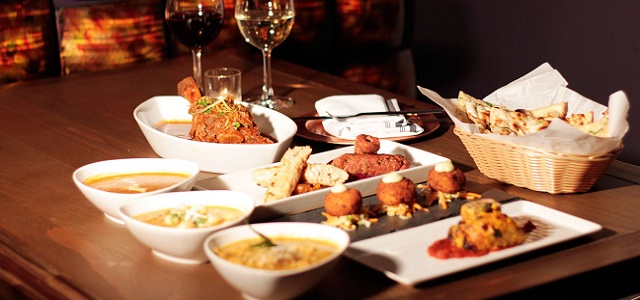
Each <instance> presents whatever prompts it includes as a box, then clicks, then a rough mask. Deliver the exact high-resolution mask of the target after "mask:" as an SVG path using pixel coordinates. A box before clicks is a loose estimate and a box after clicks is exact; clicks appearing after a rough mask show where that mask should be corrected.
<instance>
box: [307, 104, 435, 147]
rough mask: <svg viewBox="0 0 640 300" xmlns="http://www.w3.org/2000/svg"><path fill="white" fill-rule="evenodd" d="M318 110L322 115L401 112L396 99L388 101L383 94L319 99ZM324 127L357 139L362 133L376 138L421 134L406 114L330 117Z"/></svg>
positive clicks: (334, 132)
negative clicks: (343, 118)
mask: <svg viewBox="0 0 640 300" xmlns="http://www.w3.org/2000/svg"><path fill="white" fill-rule="evenodd" d="M315 106H316V111H317V112H318V115H320V116H328V114H327V112H329V113H331V114H332V115H334V116H343V115H353V114H357V113H362V112H377V111H399V110H400V108H399V107H398V102H397V101H396V99H390V100H385V99H384V98H383V97H382V96H380V95H374V94H368V95H338V96H329V97H326V98H322V99H320V100H318V101H316V104H315ZM322 126H323V127H324V130H326V131H327V132H328V133H330V134H331V135H334V136H336V137H339V138H341V139H346V140H355V139H356V137H357V136H358V135H359V134H367V135H371V136H375V137H377V138H392V137H402V136H411V135H416V134H420V133H422V132H423V131H424V129H423V128H422V127H420V126H419V125H416V124H413V123H411V122H408V121H407V119H406V118H405V117H404V116H403V115H391V116H361V117H355V118H349V119H346V120H344V121H336V120H333V119H327V120H324V121H322Z"/></svg>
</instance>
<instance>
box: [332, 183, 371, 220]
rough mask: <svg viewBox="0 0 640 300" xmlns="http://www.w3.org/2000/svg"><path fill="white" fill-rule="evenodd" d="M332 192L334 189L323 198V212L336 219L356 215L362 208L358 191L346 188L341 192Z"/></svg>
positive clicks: (360, 195)
mask: <svg viewBox="0 0 640 300" xmlns="http://www.w3.org/2000/svg"><path fill="white" fill-rule="evenodd" d="M339 185H342V184H339ZM336 186H337V185H336ZM334 190H335V187H334V188H332V191H331V192H329V193H328V194H327V195H326V196H325V197H324V210H325V211H326V212H327V213H328V214H330V215H332V216H336V217H337V216H345V215H350V214H357V213H358V212H359V211H360V208H361V207H362V194H360V191H358V190H357V189H349V188H347V189H346V190H345V191H343V192H339V193H336V192H334Z"/></svg>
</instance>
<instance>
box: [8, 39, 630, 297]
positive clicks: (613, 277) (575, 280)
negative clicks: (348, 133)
mask: <svg viewBox="0 0 640 300" xmlns="http://www.w3.org/2000/svg"><path fill="white" fill-rule="evenodd" d="M190 64H191V60H190V58H188V57H186V58H179V59H175V60H171V61H166V62H161V63H156V64H149V65H142V66H136V67H133V68H127V69H120V70H114V71H107V72H101V73H86V74H76V75H72V76H68V77H65V78H51V79H44V80H39V81H34V82H25V83H18V84H12V85H7V86H0V123H1V125H2V126H0V155H1V156H0V168H1V172H2V173H1V174H2V175H0V183H1V185H0V186H1V187H0V196H1V197H2V198H1V201H0V268H1V269H0V278H1V279H2V284H1V285H0V291H2V293H0V298H2V297H3V296H4V297H7V296H8V297H18V296H20V295H26V296H28V297H30V298H47V299H56V298H85V297H86V298H101V299H121V298H124V299H146V298H149V299H151V298H154V299H160V298H164V299H166V298H171V299H197V298H210V299H236V298H240V297H241V295H240V293H239V292H238V291H236V290H235V289H233V288H232V287H230V286H229V285H228V284H226V283H225V282H224V281H223V280H222V279H221V277H220V276H219V275H218V274H217V273H216V271H215V270H214V269H213V268H212V267H211V265H210V264H202V265H179V264H174V263H170V262H167V261H164V260H161V259H159V258H157V257H156V256H154V255H152V253H151V252H150V251H149V249H148V248H146V247H145V246H143V245H142V244H140V243H139V242H138V241H137V240H135V239H134V238H133V236H132V235H131V234H130V233H129V232H128V231H127V230H126V229H125V228H124V227H123V226H120V225H117V224H114V223H112V222H110V221H108V220H107V219H105V218H104V217H103V215H102V213H101V212H100V211H98V210H97V209H96V208H95V207H94V206H93V205H91V203H89V202H88V201H87V200H86V199H85V198H84V197H83V195H82V194H81V193H80V192H79V191H78V190H77V189H76V187H75V186H74V184H73V182H72V180H71V174H72V172H73V171H74V170H75V169H77V168H78V167H80V166H82V165H85V164H88V163H92V162H95V161H100V160H107V159H116V158H128V157H157V155H156V154H155V153H154V152H153V150H152V149H151V148H150V146H149V145H148V143H147V142H146V140H145V138H144V137H143V135H142V133H141V132H140V130H139V128H138V126H137V125H136V123H135V121H134V119H133V117H132V111H133V109H134V108H135V107H136V106H137V105H138V104H140V103H141V102H142V101H144V100H146V99H148V98H150V97H152V96H156V95H174V94H175V93H176V84H177V82H178V81H179V80H181V79H182V78H184V77H186V76H188V75H190V74H189V72H190V71H191V65H190ZM273 65H274V83H275V85H276V86H275V88H276V92H277V93H280V94H287V95H289V96H291V97H293V98H295V99H296V101H297V104H296V105H295V106H294V107H292V108H290V109H287V110H283V112H284V113H285V114H287V115H289V116H297V115H302V114H305V113H309V112H310V111H312V110H313V103H314V101H315V100H317V99H320V98H322V97H325V96H329V95H336V94H364V93H379V94H382V95H384V96H385V97H394V96H395V97H397V98H398V99H399V100H400V102H401V103H402V105H403V106H405V107H416V108H429V107H432V105H430V104H427V103H422V102H418V101H416V100H413V99H407V98H404V97H400V96H397V95H393V94H391V93H388V92H385V91H382V90H377V89H374V88H371V87H368V86H362V85H356V84H353V83H350V82H347V81H345V80H342V79H340V78H337V77H333V76H330V75H327V74H323V73H320V72H317V71H313V70H309V69H305V68H301V67H298V66H295V65H291V64H288V63H285V62H282V61H274V64H273ZM218 66H227V67H236V68H239V69H241V70H242V71H243V89H244V91H245V94H246V93H250V92H254V93H257V92H258V91H259V89H260V86H261V83H262V81H261V76H262V69H261V61H260V60H259V57H257V56H256V57H254V58H251V59H243V58H240V57H237V56H235V55H234V54H233V53H231V52H220V53H216V54H208V55H205V59H204V68H205V69H208V68H213V67H218ZM294 143H296V144H311V145H312V146H313V147H314V149H315V150H316V151H323V150H328V149H331V148H332V147H335V146H332V145H322V144H318V143H316V144H314V143H312V142H309V141H306V140H302V139H299V138H297V139H296V140H295V141H294ZM407 144H409V145H411V146H414V147H418V148H420V149H424V150H427V151H431V152H433V153H436V154H439V155H442V156H446V157H449V158H451V159H452V160H453V161H454V163H455V164H456V165H459V166H461V167H462V168H463V170H464V171H465V172H466V175H467V177H468V179H469V180H470V181H474V182H477V183H479V184H483V185H487V186H490V187H493V188H498V189H500V190H503V191H505V192H508V193H510V194H512V195H515V196H520V197H523V198H525V199H529V200H532V201H534V202H536V203H539V204H542V205H545V206H548V207H551V208H553V209H556V210H560V211H563V212H566V213H569V214H572V215H575V216H577V217H580V218H584V219H587V220H590V221H593V222H596V223H599V224H601V225H602V226H603V227H604V230H602V231H600V232H598V233H596V234H592V235H589V236H587V237H585V238H580V239H578V240H574V241H571V242H567V243H563V244H560V245H557V246H553V247H549V248H545V249H542V250H538V251H534V252H532V253H527V254H525V255H521V256H518V257H515V258H511V259H507V260H505V261H501V262H498V263H494V264H491V265H488V266H483V267H480V268H476V269H472V270H470V271H466V272H462V273H459V274H455V275H451V276H447V277H445V278H440V279H436V280H433V281H429V282H426V283H424V284H421V285H419V286H416V287H408V286H403V285H401V284H397V283H395V282H394V281H392V280H390V279H388V278H387V277H385V276H384V275H383V274H382V273H379V272H377V271H374V270H372V269H369V268H368V267H366V266H363V265H360V264H358V263H356V262H354V261H351V260H349V259H347V258H344V259H342V260H341V262H340V264H339V266H338V267H337V269H336V271H335V272H333V273H332V274H331V276H329V277H328V278H326V279H325V280H324V281H322V282H321V283H320V285H318V286H317V287H316V288H314V289H313V290H312V291H310V292H309V293H308V294H307V296H309V297H311V298H319V299H325V298H327V299H329V298H330V299H336V298H351V299H360V298H378V299H382V298H399V297H402V298H405V297H407V298H424V297H429V298H448V299H464V298H488V297H496V296H504V295H511V296H535V295H543V294H547V293H550V292H551V291H552V290H557V289H560V291H564V292H567V291H570V292H572V295H578V296H579V295H590V296H594V295H605V296H610V297H612V298H613V297H620V296H625V295H630V294H633V293H636V292H640V280H638V277H637V270H638V267H639V265H640V218H639V217H638V216H640V197H639V196H638V195H640V186H639V185H638V184H637V178H638V174H640V172H638V168H637V167H634V166H627V165H624V164H620V163H617V162H616V163H615V164H614V166H617V167H616V168H611V170H610V172H609V173H608V175H605V176H604V177H602V179H601V180H600V181H599V182H598V183H597V184H596V186H595V187H594V188H593V191H590V192H588V193H581V194H572V195H550V194H546V193H540V192H533V191H530V190H527V189H523V188H518V187H514V186H511V185H507V184H502V183H500V182H496V181H494V180H491V179H489V178H487V177H485V176H484V175H482V174H481V173H480V172H479V171H478V170H477V169H476V168H475V165H474V163H473V161H472V159H471V158H470V156H469V155H468V153H467V151H466V150H465V148H464V147H463V145H462V144H461V142H460V140H459V139H458V137H457V136H455V135H454V134H453V133H452V130H451V126H448V125H447V124H443V126H442V127H441V128H440V129H439V130H438V131H437V132H436V133H434V134H432V135H429V136H427V137H425V138H422V139H419V140H414V141H410V142H408V143H407ZM619 170H622V172H620V171H619ZM609 174H618V175H615V176H611V175H609ZM202 176H204V177H206V176H214V175H212V174H204V175H202ZM620 177H623V178H627V179H621V178H620ZM633 181H635V183H634V182H633ZM622 272H626V274H630V273H629V272H632V273H631V274H635V275H632V276H626V275H623V273H622Z"/></svg>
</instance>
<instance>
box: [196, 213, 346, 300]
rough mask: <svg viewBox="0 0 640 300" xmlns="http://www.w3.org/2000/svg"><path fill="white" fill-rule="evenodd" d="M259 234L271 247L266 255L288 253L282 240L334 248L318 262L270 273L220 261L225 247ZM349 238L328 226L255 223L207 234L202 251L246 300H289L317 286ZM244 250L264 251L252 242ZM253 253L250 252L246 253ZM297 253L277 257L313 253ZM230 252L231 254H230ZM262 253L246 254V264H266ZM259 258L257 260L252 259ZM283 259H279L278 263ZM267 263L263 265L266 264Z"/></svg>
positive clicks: (225, 259) (269, 270) (255, 237)
mask: <svg viewBox="0 0 640 300" xmlns="http://www.w3.org/2000/svg"><path fill="white" fill-rule="evenodd" d="M258 232H259V233H260V234H263V235H264V236H266V237H268V238H269V239H271V240H272V242H273V244H274V245H275V246H273V247H269V249H273V250H269V251H272V252H267V254H266V256H267V257H268V255H269V254H270V253H278V254H282V253H283V252H287V251H291V250H283V249H282V248H283V247H286V245H287V244H286V243H287V242H285V241H284V240H286V239H294V240H295V239H300V240H303V241H304V240H315V241H322V242H324V243H329V244H332V245H333V246H335V248H334V250H333V251H332V252H331V253H330V254H328V256H323V258H321V259H320V260H318V261H315V262H309V263H310V264H308V265H305V266H299V267H293V268H288V269H281V270H273V269H262V268H257V267H255V266H245V265H243V264H241V263H238V262H237V261H236V262H232V261H231V258H223V256H225V255H224V254H223V253H221V250H220V249H223V248H224V247H225V246H229V245H231V244H233V243H235V242H239V241H243V240H246V239H257V240H258V241H260V240H261V238H260V236H259V235H258V234H257V233H258ZM349 242H350V238H349V235H348V234H347V233H346V232H345V231H344V230H342V229H339V228H336V227H331V226H328V225H323V224H317V223H301V222H273V223H257V224H251V225H243V226H237V227H234V228H229V229H225V230H221V231H218V232H216V233H214V234H212V235H210V236H209V237H208V238H207V239H206V240H205V242H204V245H203V246H204V250H205V252H206V254H207V256H208V257H209V260H210V261H211V265H212V266H213V267H214V268H215V270H216V271H217V272H218V273H219V274H220V275H221V276H222V277H223V278H224V279H225V280H226V281H227V282H228V283H229V284H231V285H232V286H233V287H235V288H236V289H238V290H239V291H240V292H242V293H243V296H244V297H245V298H248V299H251V298H253V299H292V298H296V297H298V296H300V295H302V294H304V293H305V292H307V291H309V290H310V289H311V288H312V287H314V286H315V285H317V284H318V282H320V281H321V280H322V279H323V278H324V277H325V276H326V275H327V274H328V273H329V272H330V271H331V270H332V269H333V268H334V266H335V265H336V263H337V262H338V261H339V258H340V257H341V256H342V255H343V254H344V251H345V250H346V249H347V247H348V246H349ZM247 243H248V245H249V246H248V248H247V249H265V247H264V245H262V246H263V247H260V246H258V245H259V244H257V243H256V241H253V240H251V241H249V242H247ZM248 251H253V250H248ZM294 252H300V253H299V254H296V255H291V256H287V255H280V256H278V257H294V256H296V257H305V258H306V257H309V256H313V255H311V254H309V253H313V252H314V251H304V250H296V251H294ZM232 253H233V252H232ZM264 256H265V253H264V252H260V253H258V254H253V253H252V254H251V255H246V256H245V257H248V258H249V259H248V261H258V262H259V264H263V263H262V262H263V261H265V260H266V261H268V259H264V260H263V259H262V258H264ZM256 257H259V258H261V259H260V260H258V259H255V258H256ZM282 260H285V259H280V260H278V261H282ZM270 264H271V263H267V264H263V265H270Z"/></svg>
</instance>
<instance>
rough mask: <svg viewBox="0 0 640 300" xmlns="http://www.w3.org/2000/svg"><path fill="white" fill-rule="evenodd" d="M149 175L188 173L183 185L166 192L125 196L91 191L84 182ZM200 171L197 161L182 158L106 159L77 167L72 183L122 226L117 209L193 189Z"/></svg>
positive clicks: (180, 183)
mask: <svg viewBox="0 0 640 300" xmlns="http://www.w3.org/2000/svg"><path fill="white" fill-rule="evenodd" d="M142 172H144V173H147V172H169V173H171V172H174V173H183V174H189V177H187V178H185V179H184V180H182V181H181V182H179V183H177V184H174V185H172V186H168V187H166V188H163V189H159V190H155V191H151V192H146V193H138V194H124V193H113V192H106V191H103V190H99V189H96V188H92V187H90V186H88V185H86V184H84V183H83V182H84V181H85V180H86V179H87V178H90V177H93V176H99V175H117V174H129V173H142ZM199 173H200V169H199V167H198V165H197V164H196V163H194V162H191V161H188V160H180V159H163V158H124V159H114V160H105V161H99V162H95V163H91V164H88V165H85V166H82V167H80V168H78V169H77V170H76V171H75V172H73V175H72V178H73V182H74V183H75V184H76V186H77V187H78V189H79V190H80V191H81V192H82V194H84V196H85V197H86V198H87V199H89V201H90V202H91V203H92V204H93V205H95V207H97V208H98V209H100V210H101V211H102V212H103V213H104V214H105V216H107V218H109V220H112V221H114V222H116V223H119V224H124V222H123V221H122V220H121V219H120V216H119V214H118V209H119V208H120V206H122V205H123V204H125V203H127V202H128V201H131V200H134V199H137V198H140V197H144V196H149V195H156V194H162V193H167V192H175V191H186V190H191V188H193V185H194V184H195V182H196V179H197V177H198V174H199Z"/></svg>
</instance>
